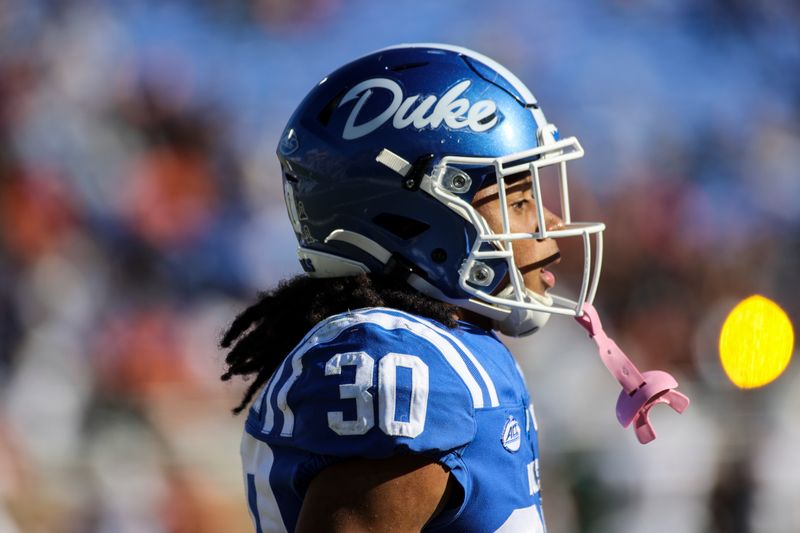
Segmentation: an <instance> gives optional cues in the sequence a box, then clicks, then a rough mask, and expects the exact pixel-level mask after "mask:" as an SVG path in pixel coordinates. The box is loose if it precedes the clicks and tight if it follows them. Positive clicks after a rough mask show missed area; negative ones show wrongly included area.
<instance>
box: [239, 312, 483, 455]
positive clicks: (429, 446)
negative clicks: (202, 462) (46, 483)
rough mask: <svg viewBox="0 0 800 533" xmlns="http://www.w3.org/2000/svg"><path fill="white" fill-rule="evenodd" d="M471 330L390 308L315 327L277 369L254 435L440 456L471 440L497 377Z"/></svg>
mask: <svg viewBox="0 0 800 533" xmlns="http://www.w3.org/2000/svg"><path fill="white" fill-rule="evenodd" d="M468 344H469V341H468V340H467V341H466V342H465V339H464V337H463V336H461V337H460V338H459V339H457V338H456V337H455V336H454V335H453V334H452V333H451V332H450V331H449V330H448V329H447V328H445V327H444V326H442V325H440V324H438V323H437V322H435V321H432V320H428V319H425V318H421V317H418V316H415V315H412V314H409V313H404V312H400V311H396V310H392V309H384V308H368V309H360V310H357V311H353V312H348V313H344V314H340V315H336V316H333V317H330V318H328V319H326V320H324V321H322V322H321V323H319V324H318V325H317V326H316V327H314V328H313V329H312V330H311V331H310V332H309V333H308V334H307V335H306V337H305V338H304V339H303V340H302V341H301V342H300V344H299V345H298V346H297V347H296V348H295V349H294V350H293V351H292V353H291V354H289V356H288V357H287V358H286V359H285V360H284V362H283V363H282V365H281V366H280V367H279V368H278V369H277V370H276V371H275V373H274V374H273V376H272V378H271V379H270V381H269V382H268V383H267V385H266V386H265V388H264V390H263V391H262V393H261V395H260V398H259V399H258V401H257V402H256V404H255V405H254V407H253V409H251V412H250V414H249V417H248V421H247V431H248V433H250V434H251V435H253V436H254V437H256V438H258V439H260V440H264V441H266V442H268V443H270V444H274V445H284V446H292V447H295V448H299V449H303V450H305V451H309V452H312V453H318V454H323V455H334V456H363V457H387V456H390V455H393V454H396V453H403V452H407V451H411V452H417V453H432V454H433V453H436V452H442V451H446V450H452V449H455V448H458V447H460V446H464V445H465V444H467V443H469V442H470V441H471V440H472V439H473V438H474V436H475V431H476V428H475V409H476V408H480V407H483V406H485V405H486V404H487V403H488V402H492V401H493V397H492V394H493V393H494V391H493V389H492V388H491V382H490V380H488V379H487V378H488V376H486V372H485V371H484V370H483V368H482V367H481V366H480V363H479V362H478V361H477V359H476V358H475V356H474V355H473V354H472V353H471V352H470V348H469V347H468Z"/></svg>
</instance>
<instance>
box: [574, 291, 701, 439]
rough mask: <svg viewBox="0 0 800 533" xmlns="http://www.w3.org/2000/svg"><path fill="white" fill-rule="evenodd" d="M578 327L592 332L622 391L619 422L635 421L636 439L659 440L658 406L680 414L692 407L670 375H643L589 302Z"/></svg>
mask: <svg viewBox="0 0 800 533" xmlns="http://www.w3.org/2000/svg"><path fill="white" fill-rule="evenodd" d="M575 320H577V321H578V324H580V325H581V326H583V328H584V329H586V331H588V332H589V337H590V338H593V339H594V341H595V342H596V343H597V349H598V351H599V352H600V359H602V360H603V363H604V364H605V365H606V368H608V371H609V372H611V375H612V376H614V377H615V378H616V379H617V381H619V384H620V385H622V391H621V392H620V393H619V398H618V399H617V420H619V423H620V424H622V427H625V428H626V427H628V426H630V425H631V422H634V425H633V428H634V431H635V432H636V438H638V439H639V442H641V443H642V444H647V443H648V442H650V441H652V440H654V439H655V438H656V431H655V429H653V425H652V424H651V423H650V418H649V414H650V409H652V408H653V406H654V405H656V404H658V403H665V404H667V405H669V406H670V407H672V408H673V409H674V410H675V411H677V412H678V413H682V412H683V411H684V410H685V409H686V408H687V407H689V398H688V397H687V396H686V395H684V394H681V393H680V392H678V391H676V390H675V389H676V388H677V387H678V382H677V381H676V380H675V378H674V377H672V376H671V375H670V374H668V373H667V372H663V371H661V370H651V371H649V372H644V373H642V372H639V369H638V368H636V365H634V364H633V363H632V362H631V360H630V359H628V356H627V355H625V353H624V352H623V351H622V350H620V349H619V346H617V343H615V342H614V341H613V340H612V339H611V338H609V336H608V335H606V333H605V331H603V325H602V324H601V323H600V318H599V317H598V315H597V310H596V309H595V308H594V307H593V306H592V305H591V304H589V303H584V304H583V315H581V316H579V317H575Z"/></svg>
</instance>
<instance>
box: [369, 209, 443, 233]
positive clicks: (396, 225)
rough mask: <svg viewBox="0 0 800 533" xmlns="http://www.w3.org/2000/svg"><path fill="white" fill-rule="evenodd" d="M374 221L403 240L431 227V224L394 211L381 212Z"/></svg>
mask: <svg viewBox="0 0 800 533" xmlns="http://www.w3.org/2000/svg"><path fill="white" fill-rule="evenodd" d="M372 221H373V222H374V223H375V224H377V225H378V226H380V227H382V228H383V229H385V230H386V231H388V232H390V233H393V234H394V235H396V236H398V237H400V238H401V239H403V240H408V239H413V238H414V237H416V236H418V235H420V234H422V233H423V232H425V231H427V230H428V228H430V225H428V224H425V223H424V222H420V221H419V220H414V219H413V218H408V217H404V216H402V215H395V214H393V213H381V214H380V215H378V216H376V217H375V218H373V219H372Z"/></svg>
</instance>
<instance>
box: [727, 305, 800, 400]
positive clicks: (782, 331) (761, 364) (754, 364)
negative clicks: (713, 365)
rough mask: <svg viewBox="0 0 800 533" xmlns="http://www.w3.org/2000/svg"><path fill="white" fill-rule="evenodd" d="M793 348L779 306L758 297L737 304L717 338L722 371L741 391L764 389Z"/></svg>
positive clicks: (783, 366)
mask: <svg viewBox="0 0 800 533" xmlns="http://www.w3.org/2000/svg"><path fill="white" fill-rule="evenodd" d="M793 347H794V330H793V329H792V323H791V322H790V321H789V317H788V316H786V313H784V312H783V309H781V308H780V307H778V304H776V303H775V302H773V301H772V300H770V299H768V298H765V297H763V296H759V295H755V296H750V297H749V298H746V299H744V300H742V301H741V302H739V304H738V305H737V306H736V307H734V308H733V310H732V311H731V312H730V314H729V315H728V318H726V319H725V323H724V324H723V325H722V331H721V332H720V335H719V355H720V360H721V361H722V368H723V369H724V370H725V374H727V375H728V378H729V379H730V380H731V381H732V382H733V384H734V385H736V386H737V387H740V388H743V389H752V388H756V387H763V386H764V385H767V384H768V383H771V382H772V381H774V380H775V379H777V378H778V376H780V375H781V373H782V372H783V371H784V370H785V369H786V366H787V365H788V364H789V359H791V357H792V349H793Z"/></svg>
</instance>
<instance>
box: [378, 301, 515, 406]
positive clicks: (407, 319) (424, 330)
mask: <svg viewBox="0 0 800 533" xmlns="http://www.w3.org/2000/svg"><path fill="white" fill-rule="evenodd" d="M389 311H392V312H394V313H401V311H396V310H394V309H391V310H389ZM365 314H366V315H367V316H370V317H372V316H376V315H377V316H381V317H382V318H381V320H382V321H385V320H387V319H389V320H391V319H394V320H399V321H401V325H400V326H399V327H401V328H406V329H408V330H410V331H411V332H412V333H414V334H416V335H417V336H419V337H422V338H423V339H425V340H427V341H429V342H430V343H431V344H433V345H434V346H436V349H437V350H439V351H440V352H441V353H442V355H443V356H444V357H445V359H446V360H447V362H448V363H450V366H451V367H453V370H455V371H456V373H457V374H458V375H459V377H460V378H461V380H462V381H463V382H464V383H465V384H466V385H467V388H468V389H469V391H470V394H471V395H472V403H473V406H474V407H475V408H476V409H478V408H481V407H483V406H484V402H483V391H482V390H481V388H480V385H478V382H477V380H476V379H475V377H474V376H473V375H472V372H471V371H470V370H469V367H467V365H466V363H465V362H464V358H463V357H462V356H461V354H459V353H458V352H457V351H456V349H455V348H454V347H453V345H452V344H450V343H448V342H447V338H446V337H445V336H450V335H449V333H447V332H446V331H444V330H442V329H440V328H436V327H434V326H433V325H432V324H429V323H427V322H424V321H422V320H419V319H417V318H416V317H415V316H414V315H409V314H406V313H403V315H402V316H398V315H394V314H389V313H386V312H382V311H380V310H370V311H367V312H366V313H365ZM383 317H386V318H383ZM379 325H381V326H383V324H379ZM383 327H384V328H385V329H397V327H385V326H383ZM461 346H462V347H463V346H464V345H463V344H462V345H461ZM464 350H465V351H466V352H468V351H469V350H467V349H466V348H464ZM470 355H471V354H470ZM476 362H477V361H476ZM480 370H483V368H482V367H481V368H480ZM485 372H486V371H485V370H484V374H485ZM486 378H487V379H489V376H488V375H487V376H486ZM489 382H491V379H489ZM487 388H488V386H487ZM491 390H492V391H494V384H492V386H491ZM490 397H491V392H490ZM494 398H495V400H497V392H496V391H495V392H494ZM498 405H499V403H498Z"/></svg>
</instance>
